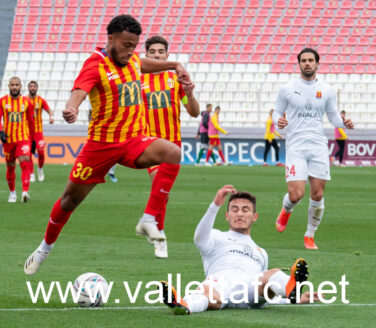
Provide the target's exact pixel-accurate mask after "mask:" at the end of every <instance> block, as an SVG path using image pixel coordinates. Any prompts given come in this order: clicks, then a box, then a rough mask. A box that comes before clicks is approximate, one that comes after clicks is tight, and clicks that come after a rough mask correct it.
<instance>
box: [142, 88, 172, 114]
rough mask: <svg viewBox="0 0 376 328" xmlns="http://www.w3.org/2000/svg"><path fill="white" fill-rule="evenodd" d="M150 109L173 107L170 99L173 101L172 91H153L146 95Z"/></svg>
mask: <svg viewBox="0 0 376 328" xmlns="http://www.w3.org/2000/svg"><path fill="white" fill-rule="evenodd" d="M146 97H147V100H148V105H149V109H150V110H153V109H158V108H168V107H171V105H170V99H171V91H170V90H163V91H153V92H150V93H147V94H146Z"/></svg>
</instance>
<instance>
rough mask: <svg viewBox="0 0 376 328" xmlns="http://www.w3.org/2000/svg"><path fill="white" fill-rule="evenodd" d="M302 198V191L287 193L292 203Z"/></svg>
mask: <svg viewBox="0 0 376 328" xmlns="http://www.w3.org/2000/svg"><path fill="white" fill-rule="evenodd" d="M303 197H304V191H301V190H295V191H293V192H289V198H290V201H291V202H292V203H297V202H299V201H300V200H301V199H302V198H303Z"/></svg>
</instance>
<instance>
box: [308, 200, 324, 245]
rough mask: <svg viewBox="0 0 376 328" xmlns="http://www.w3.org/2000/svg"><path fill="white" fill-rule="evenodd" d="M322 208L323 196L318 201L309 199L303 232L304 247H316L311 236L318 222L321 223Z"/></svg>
mask: <svg viewBox="0 0 376 328" xmlns="http://www.w3.org/2000/svg"><path fill="white" fill-rule="evenodd" d="M324 208H325V206H324V198H322V199H321V200H320V201H318V202H317V201H314V200H313V199H310V201H309V207H308V224H307V231H306V233H305V234H304V247H305V248H306V249H318V247H317V246H316V244H315V240H314V239H313V238H314V235H315V232H316V230H317V228H318V226H319V224H320V223H321V220H322V217H323V214H324Z"/></svg>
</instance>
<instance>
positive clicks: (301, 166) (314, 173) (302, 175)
mask: <svg viewBox="0 0 376 328" xmlns="http://www.w3.org/2000/svg"><path fill="white" fill-rule="evenodd" d="M308 177H313V178H317V179H321V180H330V166H329V150H328V147H322V146H321V147H317V146H313V147H312V149H310V150H295V149H288V150H287V152H286V182H289V181H298V180H304V181H307V179H308Z"/></svg>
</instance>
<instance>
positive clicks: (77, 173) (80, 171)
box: [72, 162, 93, 181]
mask: <svg viewBox="0 0 376 328" xmlns="http://www.w3.org/2000/svg"><path fill="white" fill-rule="evenodd" d="M92 173H93V169H92V168H91V167H89V166H87V167H84V168H83V167H82V163H81V162H79V163H77V165H76V170H74V171H73V172H72V175H73V177H74V178H76V179H77V178H80V179H81V180H83V181H85V180H87V179H88V178H89V177H90V176H91V174H92Z"/></svg>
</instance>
